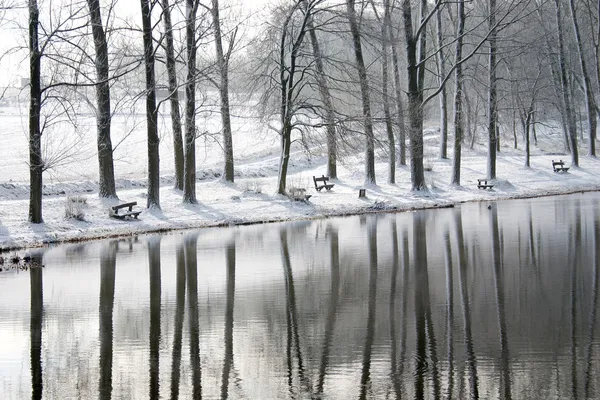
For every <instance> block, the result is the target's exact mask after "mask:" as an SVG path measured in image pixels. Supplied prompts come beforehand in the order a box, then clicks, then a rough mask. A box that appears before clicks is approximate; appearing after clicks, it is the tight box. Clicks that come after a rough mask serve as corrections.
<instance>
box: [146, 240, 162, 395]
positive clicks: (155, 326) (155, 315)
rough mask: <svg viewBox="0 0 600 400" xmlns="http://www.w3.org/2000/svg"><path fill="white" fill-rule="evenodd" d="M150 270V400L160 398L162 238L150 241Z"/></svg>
mask: <svg viewBox="0 0 600 400" xmlns="http://www.w3.org/2000/svg"><path fill="white" fill-rule="evenodd" d="M148 262H149V267H150V268H149V269H150V339H149V342H150V354H149V356H150V363H149V364H150V395H149V396H148V397H149V398H150V399H158V397H159V368H160V360H159V345H160V299H161V291H160V286H161V285H160V236H154V237H152V238H150V239H149V240H148Z"/></svg>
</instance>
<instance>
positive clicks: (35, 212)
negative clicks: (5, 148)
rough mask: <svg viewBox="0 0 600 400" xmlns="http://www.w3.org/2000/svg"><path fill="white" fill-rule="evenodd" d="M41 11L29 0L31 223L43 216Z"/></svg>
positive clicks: (38, 221)
mask: <svg viewBox="0 0 600 400" xmlns="http://www.w3.org/2000/svg"><path fill="white" fill-rule="evenodd" d="M39 16H40V10H39V8H38V4H37V0H29V79H30V83H29V222H33V223H35V224H40V223H42V222H44V221H43V219H42V172H43V171H44V162H43V161H42V143H41V141H42V132H41V130H40V112H41V109H42V89H41V76H40V75H41V57H42V55H41V53H40V48H39V42H38V26H39Z"/></svg>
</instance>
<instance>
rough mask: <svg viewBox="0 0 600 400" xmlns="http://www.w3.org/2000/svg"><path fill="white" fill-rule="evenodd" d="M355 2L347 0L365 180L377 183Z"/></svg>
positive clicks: (367, 88) (364, 70)
mask: <svg viewBox="0 0 600 400" xmlns="http://www.w3.org/2000/svg"><path fill="white" fill-rule="evenodd" d="M406 1H408V0H406ZM354 4H355V0H346V10H347V13H348V22H349V24H350V33H351V35H352V43H353V45H354V58H355V66H356V69H357V71H358V80H359V82H360V94H361V101H362V112H363V123H364V127H365V145H366V146H365V148H366V150H365V175H366V176H365V182H367V183H371V184H375V183H376V179H375V135H374V133H373V118H372V116H371V99H370V96H369V79H368V76H367V68H366V66H365V61H364V58H363V51H362V44H361V39H360V25H359V23H358V21H357V18H356V10H355V9H354Z"/></svg>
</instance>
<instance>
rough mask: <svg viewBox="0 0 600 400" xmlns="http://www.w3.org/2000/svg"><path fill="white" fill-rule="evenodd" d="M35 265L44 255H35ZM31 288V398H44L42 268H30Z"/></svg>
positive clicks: (33, 399)
mask: <svg viewBox="0 0 600 400" xmlns="http://www.w3.org/2000/svg"><path fill="white" fill-rule="evenodd" d="M33 262H34V263H35V264H34V265H38V266H39V265H42V257H41V256H40V255H38V254H36V255H35V256H34V257H33ZM29 282H30V283H29V288H30V299H31V300H30V302H31V316H30V319H29V332H30V333H29V335H30V349H31V398H32V400H37V399H41V398H42V392H43V388H44V384H43V380H42V322H43V321H42V320H43V314H44V294H43V293H44V289H43V286H44V285H43V281H42V268H39V267H38V268H30V269H29Z"/></svg>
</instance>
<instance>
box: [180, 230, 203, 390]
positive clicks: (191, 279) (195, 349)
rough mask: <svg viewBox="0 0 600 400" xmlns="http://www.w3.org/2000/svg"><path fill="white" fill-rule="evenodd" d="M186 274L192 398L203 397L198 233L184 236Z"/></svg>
mask: <svg viewBox="0 0 600 400" xmlns="http://www.w3.org/2000/svg"><path fill="white" fill-rule="evenodd" d="M183 240H184V255H185V270H186V271H185V276H186V284H187V295H188V296H187V298H188V320H189V336H190V347H189V348H190V364H191V369H192V374H191V379H192V385H191V386H192V398H193V399H201V398H202V370H201V366H200V322H199V312H198V259H197V247H198V235H194V234H192V235H187V236H185V237H184V239H183Z"/></svg>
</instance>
